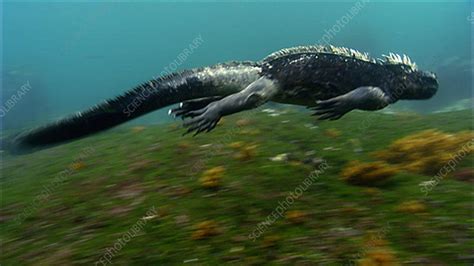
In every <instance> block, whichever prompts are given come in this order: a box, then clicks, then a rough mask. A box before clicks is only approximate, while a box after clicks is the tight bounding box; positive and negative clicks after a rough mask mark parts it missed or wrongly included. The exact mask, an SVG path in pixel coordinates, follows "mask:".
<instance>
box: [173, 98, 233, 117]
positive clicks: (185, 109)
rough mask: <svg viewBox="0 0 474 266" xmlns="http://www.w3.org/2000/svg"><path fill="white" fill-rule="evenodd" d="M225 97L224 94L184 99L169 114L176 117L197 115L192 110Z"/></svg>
mask: <svg viewBox="0 0 474 266" xmlns="http://www.w3.org/2000/svg"><path fill="white" fill-rule="evenodd" d="M222 98H224V97H223V96H211V97H204V98H199V99H193V100H189V101H184V102H182V103H180V104H179V107H178V108H174V109H170V110H169V111H168V114H170V115H173V116H175V117H181V119H184V118H186V117H194V116H196V115H195V114H194V113H193V112H192V111H196V110H199V109H202V108H204V107H206V106H207V105H208V104H210V103H211V102H215V101H218V100H220V99H222Z"/></svg>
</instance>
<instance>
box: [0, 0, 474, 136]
mask: <svg viewBox="0 0 474 266" xmlns="http://www.w3.org/2000/svg"><path fill="white" fill-rule="evenodd" d="M354 6H355V1H352V2H348V1H346V2H332V1H328V2H321V1H318V2H312V3H309V2H308V3H291V2H278V3H270V2H261V3H216V2H200V3H189V2H181V3H170V2H162V3H150V2H145V3H114V2H106V3H81V2H76V3H67V2H41V1H35V2H25V3H18V2H6V3H3V7H2V12H3V16H2V18H3V39H2V52H3V62H2V96H3V97H2V102H1V103H2V104H3V105H5V102H6V101H7V100H8V99H10V97H11V96H12V95H13V94H15V93H17V91H18V90H19V88H20V87H21V86H22V85H23V84H25V83H26V82H29V84H30V85H31V89H30V90H29V91H28V92H27V93H26V94H25V95H24V96H23V97H22V98H21V99H19V100H18V101H17V102H16V103H15V105H14V106H13V107H12V108H10V110H9V112H8V114H7V115H6V116H5V117H4V119H3V126H4V128H18V127H25V126H31V125H36V124H39V123H43V122H45V121H52V120H54V119H56V118H58V117H61V116H64V115H67V114H69V113H71V112H74V111H79V110H82V109H85V108H87V107H89V106H91V105H93V104H95V103H97V102H99V101H101V100H104V99H107V98H110V97H113V96H115V95H117V94H119V93H121V92H123V91H125V90H127V89H129V88H131V87H132V86H134V85H136V84H137V83H140V82H143V81H145V80H148V79H150V78H152V77H154V76H156V75H157V74H159V73H160V72H162V71H163V69H164V68H165V67H167V66H169V65H170V63H171V62H173V61H174V60H175V59H176V58H177V56H178V54H179V53H180V52H182V51H183V49H184V48H186V47H188V46H189V44H190V43H191V42H192V41H193V39H194V38H196V37H197V36H201V37H202V39H203V43H202V45H200V46H199V47H198V48H197V49H195V50H194V52H193V53H192V54H191V55H189V56H188V57H187V58H186V60H185V61H184V62H183V63H182V64H180V65H179V67H178V69H185V68H192V67H198V66H204V65H209V64H215V63H219V62H224V61H229V60H259V59H261V58H263V57H264V56H266V55H267V54H269V53H271V52H273V51H275V50H278V49H281V48H285V47H290V46H294V45H305V44H315V43H317V42H318V41H321V39H322V38H323V36H324V34H325V33H326V31H328V30H331V29H334V25H335V24H337V21H338V20H340V19H341V18H342V17H343V16H344V15H347V14H348V12H349V11H350V10H351V8H353V7H354ZM472 12H473V8H472V4H471V3H470V1H445V2H441V1H438V2H434V1H424V3H413V2H411V1H400V2H394V1H393V2H386V1H384V2H381V1H370V2H369V3H367V4H364V6H363V7H362V8H361V9H360V11H359V12H358V13H357V14H356V15H354V16H353V17H351V18H350V20H349V21H348V22H347V23H345V24H343V25H342V26H340V30H339V31H338V32H337V33H336V34H333V35H332V37H331V38H330V39H329V41H330V43H332V44H334V45H338V46H347V47H350V48H355V49H358V50H361V51H366V52H369V53H370V54H371V55H373V56H377V57H378V56H381V55H382V54H387V53H388V52H397V53H406V54H408V55H410V56H411V57H412V59H413V60H415V61H416V62H417V63H418V65H419V66H420V68H422V69H426V70H431V71H435V72H437V74H438V76H439V78H440V83H441V87H440V90H439V92H438V94H437V95H436V96H435V98H433V99H431V100H429V101H425V102H421V101H417V102H409V103H404V104H405V106H407V107H409V108H412V109H413V110H417V111H434V110H437V109H439V108H442V107H445V106H449V105H450V104H453V103H454V102H456V101H457V100H460V99H465V98H472V91H471V90H472V83H471V77H472V72H473V67H472V52H471V46H472V26H473V22H472V21H473V20H474V18H473V16H472ZM326 39H327V38H326ZM402 104H403V103H402ZM165 111H166V110H163V111H160V112H156V113H154V114H151V115H149V116H147V117H146V118H145V120H141V122H144V121H146V122H162V121H166V120H167V119H169V118H167V116H166V115H165Z"/></svg>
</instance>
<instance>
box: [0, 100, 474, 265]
mask: <svg viewBox="0 0 474 266" xmlns="http://www.w3.org/2000/svg"><path fill="white" fill-rule="evenodd" d="M183 132H184V130H183V128H181V126H180V122H179V121H176V122H175V123H172V124H168V125H163V126H143V127H142V126H135V127H131V126H128V127H127V126H123V127H120V128H117V129H114V130H112V131H109V132H106V133H103V134H99V135H96V136H92V137H89V138H85V139H82V140H79V141H76V142H73V143H70V144H67V145H63V146H59V147H56V148H51V149H48V150H43V151H39V152H36V153H33V154H30V155H24V156H16V157H13V156H9V155H8V154H6V153H5V152H4V153H3V159H4V161H3V162H2V166H1V167H2V173H3V176H2V178H1V184H2V190H1V193H2V206H1V210H0V222H1V227H2V230H1V231H2V233H1V242H2V252H1V261H2V265H17V264H19V263H20V264H34V265H40V264H43V265H56V264H58V265H59V264H61V265H65V264H93V263H95V265H102V264H108V263H109V262H112V263H116V264H119V265H123V264H149V265H166V264H183V263H186V264H187V263H189V264H198V265H209V264H211V265H217V264H222V263H233V264H237V265H249V264H253V265H260V264H264V263H269V264H292V265H293V264H297V265H314V264H320V265H341V264H345V265H348V264H359V265H398V264H409V263H411V264H413V265H472V263H473V262H474V256H473V252H472V251H473V250H472V247H474V241H473V235H474V227H473V222H474V220H473V208H474V206H473V181H474V179H473V171H474V170H473V159H474V157H473V155H472V151H473V146H472V144H473V136H474V135H473V124H472V111H471V110H467V111H459V112H450V113H440V114H432V115H418V114H412V113H397V114H382V113H367V112H353V113H351V114H349V115H347V116H345V117H344V118H342V119H340V120H338V121H333V122H326V121H325V122H316V120H315V119H314V118H313V117H310V116H309V114H308V113H306V112H300V111H297V110H295V109H291V108H288V109H281V110H262V109H260V110H257V111H250V112H246V113H242V114H239V115H234V116H231V117H226V118H225V119H224V120H223V121H222V122H221V125H220V126H218V127H217V128H216V129H215V130H214V131H213V132H211V133H207V134H202V135H199V136H197V137H194V138H193V137H192V136H185V137H182V136H181V135H182V133H183ZM316 169H317V170H319V172H314V170H316Z"/></svg>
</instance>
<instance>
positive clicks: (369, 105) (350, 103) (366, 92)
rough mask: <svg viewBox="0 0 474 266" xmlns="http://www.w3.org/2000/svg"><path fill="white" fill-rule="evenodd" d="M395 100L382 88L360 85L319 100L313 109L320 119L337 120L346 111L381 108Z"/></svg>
mask: <svg viewBox="0 0 474 266" xmlns="http://www.w3.org/2000/svg"><path fill="white" fill-rule="evenodd" d="M393 102H395V100H394V99H392V98H391V97H390V96H389V95H387V94H386V93H385V92H384V91H383V90H382V89H381V88H378V87H359V88H357V89H355V90H353V91H350V92H348V93H346V94H344V95H341V96H338V97H334V98H331V99H328V100H325V101H317V102H316V106H315V107H312V108H311V109H312V110H314V111H315V112H314V114H313V115H316V116H318V119H319V120H325V119H329V120H337V119H339V118H341V117H342V116H343V115H345V114H346V113H348V112H350V111H352V110H354V109H360V110H367V111H373V110H379V109H383V108H385V107H386V106H387V105H389V104H391V103H393Z"/></svg>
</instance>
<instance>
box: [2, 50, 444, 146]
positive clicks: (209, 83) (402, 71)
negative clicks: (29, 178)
mask: <svg viewBox="0 0 474 266" xmlns="http://www.w3.org/2000/svg"><path fill="white" fill-rule="evenodd" d="M437 88H438V82H437V80H436V77H435V75H434V74H432V73H429V72H423V71H419V70H417V68H416V65H415V64H414V63H412V62H411V60H410V59H409V58H408V57H406V56H403V57H401V56H398V55H394V54H390V56H385V59H384V60H381V59H373V58H370V57H369V56H368V55H367V54H363V53H360V52H358V51H355V50H352V49H347V48H341V47H333V46H301V47H294V48H289V49H283V50H280V51H277V52H275V53H273V54H271V55H269V56H268V57H266V58H265V59H263V60H262V61H260V62H230V63H225V64H218V65H215V66H211V67H203V68H197V69H192V70H186V71H183V72H180V73H176V74H171V75H168V76H164V77H161V78H159V79H154V80H150V81H148V82H146V83H143V84H142V85H140V86H138V87H136V88H135V89H133V90H131V91H129V92H126V93H125V94H123V95H121V96H119V97H117V98H114V99H112V100H108V101H105V102H103V103H101V104H99V105H97V106H95V107H92V108H91V109H89V110H86V111H85V112H80V113H77V114H74V115H72V116H70V117H68V118H65V119H63V120H60V121H57V122H55V123H52V124H50V125H46V126H43V127H39V128H36V129H33V130H29V131H26V132H24V133H21V134H19V135H17V136H16V137H15V138H13V140H12V141H10V142H9V148H10V150H11V151H13V152H16V153H21V152H29V151H33V150H35V149H39V148H45V147H49V146H52V145H56V144H60V143H63V142H66V141H70V140H73V139H77V138H81V137H84V136H87V135H90V134H93V133H96V132H99V131H102V130H106V129H108V128H111V127H114V126H116V125H119V124H121V123H124V122H126V121H128V120H131V119H133V118H136V117H139V116H141V115H143V114H146V113H148V112H151V111H154V110H157V109H160V108H163V107H166V106H169V105H172V104H176V103H179V102H182V103H181V104H180V107H179V108H176V109H172V110H170V113H171V114H174V115H175V116H179V117H182V118H183V119H186V121H185V123H184V125H185V127H187V128H188V130H187V133H190V132H195V134H198V133H200V132H203V131H210V130H212V129H213V128H214V127H215V126H216V124H217V122H218V121H219V119H220V118H221V117H222V116H225V115H230V114H233V113H236V112H240V111H243V110H248V109H252V108H255V107H257V106H259V105H262V104H264V103H266V102H268V101H275V102H279V103H287V104H298V105H304V106H308V107H311V108H312V109H313V110H314V111H315V112H314V114H315V115H317V116H319V118H320V119H331V120H334V119H339V118H340V117H342V116H343V115H344V114H345V113H347V112H349V111H351V110H353V109H361V110H377V109H381V108H384V107H385V106H387V105H388V104H391V103H394V102H396V101H398V100H400V99H428V98H430V97H432V96H433V95H434V94H435V93H436V91H437ZM188 118H189V119H188Z"/></svg>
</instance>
